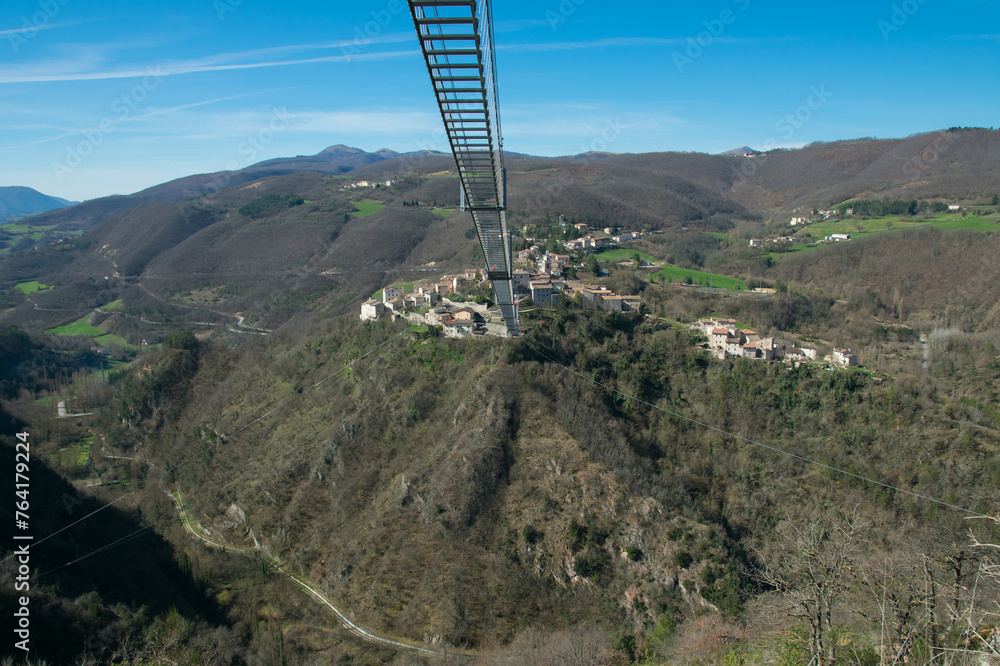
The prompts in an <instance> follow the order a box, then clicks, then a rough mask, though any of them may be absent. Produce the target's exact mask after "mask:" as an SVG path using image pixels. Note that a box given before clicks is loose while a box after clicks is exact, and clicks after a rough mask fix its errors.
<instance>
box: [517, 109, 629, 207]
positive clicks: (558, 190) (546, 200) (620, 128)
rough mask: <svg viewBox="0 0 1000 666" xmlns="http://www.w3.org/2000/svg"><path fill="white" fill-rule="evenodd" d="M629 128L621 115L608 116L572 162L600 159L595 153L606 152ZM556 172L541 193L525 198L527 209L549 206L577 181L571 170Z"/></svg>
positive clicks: (524, 203) (580, 162)
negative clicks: (555, 176)
mask: <svg viewBox="0 0 1000 666" xmlns="http://www.w3.org/2000/svg"><path fill="white" fill-rule="evenodd" d="M627 129H628V125H625V124H623V123H622V122H621V118H620V117H619V116H615V117H614V118H606V119H605V120H604V128H603V129H602V130H601V131H600V132H599V133H598V134H597V135H596V136H595V137H594V138H593V139H591V141H590V144H589V145H585V146H581V147H580V148H579V154H578V155H575V156H573V157H571V158H570V163H571V164H573V165H584V164H590V163H591V162H594V161H596V160H598V159H600V158H599V157H598V156H597V155H595V154H594V153H600V152H606V151H607V150H608V148H610V147H611V145H612V144H613V143H615V142H616V141H617V140H618V139H619V138H620V137H621V136H622V134H624V133H625V130H627ZM556 173H557V176H558V177H557V178H554V179H551V180H549V181H548V184H547V185H546V186H545V189H544V190H542V192H541V194H540V195H538V196H537V197H532V198H525V199H524V200H523V206H524V208H525V209H527V208H529V207H534V208H536V209H537V208H542V209H544V208H549V207H550V206H552V204H553V203H554V202H555V199H556V197H558V196H559V195H561V194H562V193H563V191H564V190H565V189H566V188H567V187H569V186H570V185H572V184H573V182H574V181H576V175H575V174H574V173H573V172H572V171H570V170H565V169H560V170H559V171H557V172H556Z"/></svg>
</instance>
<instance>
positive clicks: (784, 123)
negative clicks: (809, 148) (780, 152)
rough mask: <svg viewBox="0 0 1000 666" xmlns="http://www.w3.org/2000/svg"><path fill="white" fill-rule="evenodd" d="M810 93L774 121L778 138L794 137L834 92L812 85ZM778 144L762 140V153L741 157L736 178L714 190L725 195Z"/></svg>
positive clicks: (757, 166)
mask: <svg viewBox="0 0 1000 666" xmlns="http://www.w3.org/2000/svg"><path fill="white" fill-rule="evenodd" d="M809 92H810V95H809V97H807V98H806V101H805V102H804V103H802V104H801V105H799V107H798V108H796V109H795V110H794V111H792V112H791V113H786V114H785V115H784V117H782V118H779V119H778V120H777V122H775V123H774V131H775V132H777V133H778V134H779V135H780V138H781V139H783V140H784V141H786V142H787V141H791V140H792V138H794V137H795V134H796V133H797V132H798V131H799V130H800V129H802V128H803V127H804V126H805V125H806V124H807V123H809V121H810V120H812V118H813V116H814V115H815V114H816V112H817V111H819V110H820V109H822V108H823V107H824V106H826V104H827V103H828V102H829V101H830V99H831V98H832V97H833V96H834V93H833V92H832V91H830V90H827V88H826V85H825V84H823V85H820V86H819V87H817V86H812V88H810V91H809ZM778 145H779V140H778V139H777V138H775V137H771V138H770V139H768V140H767V141H765V142H764V145H763V146H761V152H762V153H764V154H763V155H761V156H759V157H746V158H741V159H742V164H740V166H739V168H735V167H734V168H733V172H734V174H735V176H736V178H735V179H734V180H733V183H732V184H731V185H727V184H726V183H725V182H723V181H721V180H720V181H719V182H718V183H717V184H716V190H718V192H719V193H720V194H723V195H725V194H726V193H727V192H729V191H730V190H731V189H733V188H734V187H736V185H737V184H738V183H742V182H744V181H746V180H747V179H748V178H752V177H753V176H754V175H755V174H756V173H757V171H758V170H759V169H760V167H761V166H763V165H764V164H766V163H767V160H768V153H769V152H770V151H772V150H774V149H775V148H777V147H778Z"/></svg>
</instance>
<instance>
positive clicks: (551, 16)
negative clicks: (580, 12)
mask: <svg viewBox="0 0 1000 666" xmlns="http://www.w3.org/2000/svg"><path fill="white" fill-rule="evenodd" d="M586 1H587V0H562V2H560V3H559V5H558V6H557V7H556V8H555V10H552V9H546V10H545V20H546V21H548V22H549V27H550V28H552V29H553V30H555V29H556V28H558V27H559V26H561V25H562V24H563V23H565V22H566V20H567V19H569V17H570V16H572V15H573V14H575V13H576V10H577V9H578V8H579V7H580V5H582V4H583V3H585V2H586Z"/></svg>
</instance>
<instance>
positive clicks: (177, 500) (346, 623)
mask: <svg viewBox="0 0 1000 666" xmlns="http://www.w3.org/2000/svg"><path fill="white" fill-rule="evenodd" d="M167 494H168V495H169V496H170V499H172V500H173V502H174V505H175V506H176V507H177V512H178V514H180V518H181V523H183V525H184V529H185V530H187V531H188V533H189V534H191V536H193V537H194V538H196V539H198V540H199V541H201V542H203V543H205V544H208V545H209V546H211V547H212V548H216V549H218V550H222V551H234V552H237V553H241V554H243V555H250V554H259V555H261V556H262V557H263V558H264V561H265V562H267V564H268V565H269V566H270V567H271V568H273V569H274V570H275V571H277V572H278V573H281V574H284V575H285V576H288V578H290V579H291V581H292V582H293V583H295V585H296V586H297V587H298V588H299V589H301V590H302V591H303V592H305V593H306V594H308V595H309V596H310V597H312V598H313V599H315V600H316V601H318V602H319V603H320V604H321V605H323V606H325V607H326V608H327V610H329V611H330V612H331V613H333V615H334V617H336V618H337V621H338V622H340V624H341V625H343V627H344V628H345V629H347V631H349V632H350V633H352V634H354V635H355V636H357V637H358V638H360V639H362V640H364V641H368V642H369V643H374V644H376V645H381V646H383V647H389V648H392V649H395V650H400V651H403V652H411V653H414V654H420V655H426V656H431V657H437V658H439V659H445V660H448V661H452V660H466V659H470V658H473V657H474V656H475V655H473V654H472V653H470V652H467V651H459V650H456V651H455V652H452V653H449V652H448V651H447V648H445V649H444V650H445V651H443V652H442V651H438V650H432V649H431V648H426V647H421V646H420V645H415V644H412V643H409V642H405V641H403V640H401V639H393V638H386V637H384V636H379V635H377V634H373V633H372V632H370V631H368V630H367V629H365V628H363V627H360V626H358V625H357V624H355V623H354V622H352V621H351V619H350V618H348V617H347V615H345V614H344V612H343V611H341V610H340V609H339V608H337V607H336V606H334V605H333V603H332V602H331V601H330V599H328V598H327V597H326V595H324V594H323V593H322V592H320V591H319V590H317V589H316V588H315V587H313V586H312V585H310V584H309V583H307V582H306V581H305V580H303V579H302V577H300V576H299V575H298V574H295V573H293V572H291V571H289V570H288V569H286V568H285V567H283V566H281V564H279V563H278V561H277V560H275V559H273V558H270V557H268V556H266V555H263V554H262V553H261V552H260V551H259V550H255V549H253V548H245V547H240V546H233V545H229V544H224V543H221V542H219V541H215V540H213V539H212V538H210V537H209V536H208V535H206V534H204V533H203V532H202V531H201V530H199V529H198V528H196V527H195V526H194V525H192V524H191V520H190V518H189V517H188V514H187V511H186V510H185V508H184V502H183V501H182V500H181V493H180V490H178V491H176V492H174V493H171V492H168V493H167Z"/></svg>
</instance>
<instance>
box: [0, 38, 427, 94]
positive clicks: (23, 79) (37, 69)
mask: <svg viewBox="0 0 1000 666" xmlns="http://www.w3.org/2000/svg"><path fill="white" fill-rule="evenodd" d="M383 39H385V40H386V42H387V43H389V42H392V41H402V39H400V38H397V37H394V36H391V35H386V36H385V37H384V38H383ZM353 45H354V42H353V41H341V42H330V43H326V44H321V45H296V46H286V47H272V48H269V49H254V50H252V51H237V52H234V53H221V54H216V55H212V56H207V57H204V58H198V59H194V60H179V61H173V62H165V63H159V64H156V65H155V67H150V66H145V67H138V66H125V67H122V68H120V69H104V70H96V69H89V71H88V67H87V63H86V62H80V61H69V60H58V61H49V62H48V63H46V64H36V65H32V66H27V67H22V68H17V67H13V68H8V69H7V70H5V71H4V72H3V73H2V74H0V84H2V83H47V82H56V81H98V80H108V79H133V78H143V77H146V76H149V75H150V72H151V71H155V72H156V74H157V75H158V76H178V75H181V74H195V73H201V72H223V71H230V70H241V69H259V68H263V67H290V66H294V65H309V64H315V63H355V62H375V61H381V60H392V59H397V58H414V57H416V56H419V55H420V52H419V51H417V50H411V51H378V52H372V53H351V52H346V50H347V49H348V48H350V47H351V46H353ZM308 48H313V49H316V48H320V49H330V48H342V49H344V50H345V53H343V54H339V55H327V56H316V57H312V58H297V59H293V60H264V61H257V62H234V61H239V60H243V59H246V58H248V57H251V56H252V55H257V56H258V57H259V56H260V55H262V54H264V53H263V52H271V53H272V54H273V53H278V52H288V51H292V50H297V51H301V50H304V49H308ZM98 59H99V58H97V57H92V58H91V60H90V63H89V64H90V65H92V66H93V65H96V64H97V63H96V61H97V60H98Z"/></svg>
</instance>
